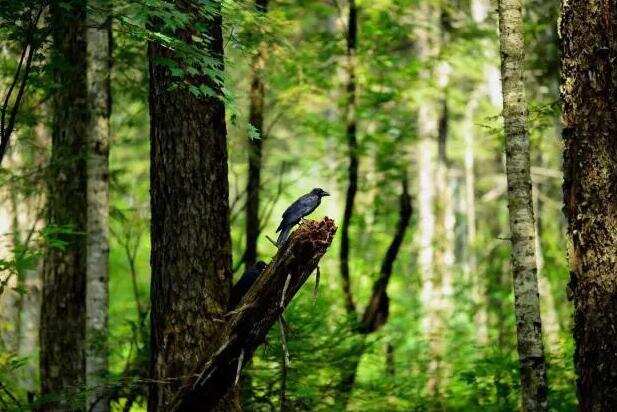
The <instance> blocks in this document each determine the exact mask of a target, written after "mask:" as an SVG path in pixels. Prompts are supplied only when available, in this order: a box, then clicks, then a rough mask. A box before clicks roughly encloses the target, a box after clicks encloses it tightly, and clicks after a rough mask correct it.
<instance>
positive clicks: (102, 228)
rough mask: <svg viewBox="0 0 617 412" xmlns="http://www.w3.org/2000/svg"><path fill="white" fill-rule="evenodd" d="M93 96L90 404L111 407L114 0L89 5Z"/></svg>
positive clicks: (97, 411)
mask: <svg viewBox="0 0 617 412" xmlns="http://www.w3.org/2000/svg"><path fill="white" fill-rule="evenodd" d="M89 6H90V7H89V10H88V12H89V15H88V34H87V37H88V94H89V100H88V103H89V105H90V111H91V118H90V127H89V130H88V131H89V134H88V158H87V163H86V167H87V168H88V171H87V178H88V183H87V190H88V193H87V200H88V232H87V233H88V234H87V242H88V246H87V248H88V249H87V253H88V255H87V260H86V265H87V268H86V270H87V280H86V345H87V346H86V385H87V387H88V391H89V392H88V408H89V410H90V411H92V412H106V411H109V399H108V397H107V393H108V390H107V389H106V388H105V385H106V375H107V352H108V346H107V336H108V330H107V318H108V311H109V293H108V283H109V271H108V260H109V234H108V231H109V229H108V225H109V143H110V129H109V117H110V115H111V89H110V70H111V41H112V40H111V10H110V7H109V6H110V3H109V0H96V1H93V2H91V3H90V4H89Z"/></svg>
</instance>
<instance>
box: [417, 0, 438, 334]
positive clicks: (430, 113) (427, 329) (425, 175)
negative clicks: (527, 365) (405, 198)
mask: <svg viewBox="0 0 617 412" xmlns="http://www.w3.org/2000/svg"><path fill="white" fill-rule="evenodd" d="M417 20H418V21H419V22H420V24H418V26H417V34H416V37H417V44H418V59H419V60H420V61H421V62H422V64H423V66H424V68H423V70H422V71H421V72H420V78H421V79H422V80H423V81H424V82H426V83H429V82H430V81H431V79H433V78H434V71H433V70H431V69H430V68H429V67H427V66H428V65H429V62H431V61H432V60H433V59H435V58H436V57H437V56H438V55H439V44H438V39H439V38H440V36H439V9H438V8H437V7H435V6H434V5H432V4H428V3H426V2H425V3H422V4H421V5H420V7H419V11H418V17H417ZM427 89H428V87H427V88H426V90H423V92H424V94H425V96H423V103H422V104H421V105H420V107H419V108H418V140H419V142H418V150H417V156H418V157H417V167H418V236H419V239H418V242H419V252H418V270H419V272H420V277H421V281H422V293H421V304H422V308H423V311H424V313H423V319H422V329H423V332H424V334H425V336H426V337H427V338H428V337H429V336H430V335H431V334H432V332H431V331H432V330H433V324H434V318H435V316H434V315H435V313H433V311H432V301H433V298H434V294H435V285H434V284H433V258H434V250H433V246H434V245H433V241H434V238H435V214H434V213H435V211H434V198H435V192H434V183H435V182H434V179H435V177H434V175H435V170H434V168H435V158H436V155H437V139H438V128H439V126H438V125H439V100H438V99H436V98H435V97H434V96H433V95H432V93H430V92H429V91H428V90H427Z"/></svg>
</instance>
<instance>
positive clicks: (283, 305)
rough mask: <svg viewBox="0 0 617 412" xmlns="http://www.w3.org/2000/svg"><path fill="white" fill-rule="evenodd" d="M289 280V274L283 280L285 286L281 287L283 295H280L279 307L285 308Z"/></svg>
mask: <svg viewBox="0 0 617 412" xmlns="http://www.w3.org/2000/svg"><path fill="white" fill-rule="evenodd" d="M290 280H291V273H290V274H288V275H287V279H285V286H283V293H282V294H281V307H282V308H283V307H285V295H286V294H287V288H288V287H289V281H290Z"/></svg>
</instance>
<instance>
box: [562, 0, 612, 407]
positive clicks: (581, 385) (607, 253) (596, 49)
mask: <svg viewBox="0 0 617 412" xmlns="http://www.w3.org/2000/svg"><path fill="white" fill-rule="evenodd" d="M561 36H562V48H563V50H562V67H563V70H562V99H563V122H564V129H563V139H564V144H565V152H564V173H565V176H564V186H563V192H564V202H565V207H564V211H565V214H566V216H567V218H568V234H569V236H570V239H571V241H572V245H571V250H570V268H571V277H570V296H571V298H572V301H573V302H574V339H575V342H576V351H575V355H574V361H575V366H576V371H577V375H578V380H577V385H578V396H579V406H580V409H581V410H583V411H608V410H615V409H616V408H617V374H615V371H616V370H617V330H616V329H615V319H617V299H616V298H615V297H616V296H617V259H616V256H617V207H616V205H617V144H616V142H615V136H616V135H617V69H616V68H615V58H616V56H617V2H616V1H615V0H605V1H582V0H570V1H568V2H564V4H563V9H562V14H561Z"/></svg>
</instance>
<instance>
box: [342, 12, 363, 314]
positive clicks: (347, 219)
mask: <svg viewBox="0 0 617 412" xmlns="http://www.w3.org/2000/svg"><path fill="white" fill-rule="evenodd" d="M357 43H358V9H357V7H356V2H355V0H349V16H348V19H347V66H346V69H347V106H346V107H345V122H346V132H345V136H346V138H347V151H348V156H349V166H348V169H347V178H348V180H349V183H348V186H347V193H346V195H345V212H344V214H343V224H342V225H341V250H340V261H341V278H342V282H343V293H344V294H345V308H346V309H347V313H348V314H349V315H353V316H355V314H356V305H355V304H354V301H353V294H352V292H351V283H350V275H349V225H350V224H351V217H352V215H353V207H354V201H355V198H356V192H357V191H358V163H359V159H358V139H357V133H356V129H357V115H356V99H357V96H356V48H357Z"/></svg>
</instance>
